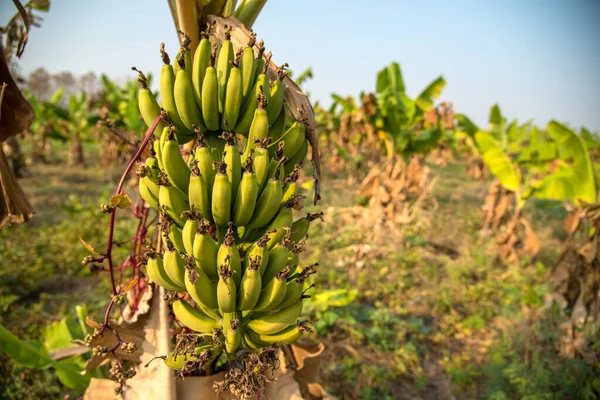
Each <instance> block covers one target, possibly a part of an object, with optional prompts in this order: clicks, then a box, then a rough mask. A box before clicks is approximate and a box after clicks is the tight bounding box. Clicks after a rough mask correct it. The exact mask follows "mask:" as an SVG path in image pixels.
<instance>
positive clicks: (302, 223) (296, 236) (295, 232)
mask: <svg viewBox="0 0 600 400" xmlns="http://www.w3.org/2000/svg"><path fill="white" fill-rule="evenodd" d="M316 219H320V220H321V221H323V213H322V212H317V213H306V216H305V217H302V218H299V219H297V220H296V221H294V223H293V224H292V233H291V236H290V239H291V240H292V241H294V242H296V243H298V242H300V240H302V238H303V237H305V236H306V235H307V234H308V228H309V227H310V223H311V222H312V221H314V220H316Z"/></svg>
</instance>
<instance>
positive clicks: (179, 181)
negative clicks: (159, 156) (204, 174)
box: [162, 129, 190, 195]
mask: <svg viewBox="0 0 600 400" xmlns="http://www.w3.org/2000/svg"><path fill="white" fill-rule="evenodd" d="M162 150H163V166H164V167H165V173H166V174H167V176H168V177H169V181H171V183H173V185H175V187H176V188H177V189H179V190H180V191H181V192H182V193H184V194H185V195H187V194H188V189H189V186H190V169H189V168H188V166H187V164H186V162H185V161H184V160H183V157H182V156H181V150H180V149H179V144H178V143H177V141H176V140H175V132H174V130H172V129H171V131H170V133H169V137H168V139H167V141H166V142H165V144H164V146H163V149H162Z"/></svg>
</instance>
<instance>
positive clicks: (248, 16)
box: [235, 0, 267, 29]
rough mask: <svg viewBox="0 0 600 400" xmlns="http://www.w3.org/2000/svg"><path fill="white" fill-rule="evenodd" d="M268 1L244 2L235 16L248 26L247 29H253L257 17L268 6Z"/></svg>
mask: <svg viewBox="0 0 600 400" xmlns="http://www.w3.org/2000/svg"><path fill="white" fill-rule="evenodd" d="M266 2H267V0H247V1H244V2H243V3H242V4H240V6H239V7H238V9H237V10H235V16H236V17H237V18H238V19H239V20H240V21H242V22H243V23H244V25H246V28H248V29H250V28H252V25H254V21H256V17H258V14H260V11H261V10H262V8H263V7H264V5H265V4H266Z"/></svg>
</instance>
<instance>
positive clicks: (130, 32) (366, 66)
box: [0, 0, 600, 131]
mask: <svg viewBox="0 0 600 400" xmlns="http://www.w3.org/2000/svg"><path fill="white" fill-rule="evenodd" d="M13 13H14V6H13V5H12V2H11V1H9V0H2V1H0V24H4V22H5V21H7V20H8V18H9V17H10V16H11V15H12V14H13ZM599 21H600V1H598V0H494V1H492V0H455V1H447V0H445V1H443V0H429V1H415V0H412V1H402V0H386V1H384V0H363V1H358V0H303V1H291V0H269V1H268V2H267V4H266V6H265V7H264V9H263V12H262V14H261V15H260V16H259V18H258V19H257V21H256V23H255V25H254V30H255V31H256V32H257V34H258V37H259V38H262V39H264V40H265V44H266V47H267V51H272V52H273V61H275V62H276V63H277V64H281V63H284V62H287V63H289V65H290V68H291V70H292V71H295V72H297V73H299V72H301V71H303V70H304V69H305V68H307V67H312V70H313V74H314V78H313V79H312V80H311V81H309V82H308V83H307V84H305V86H304V88H305V90H306V91H308V92H310V95H311V99H312V100H313V101H319V102H320V103H321V104H323V105H328V104H330V103H331V93H338V94H340V95H342V96H349V95H351V96H355V97H357V96H358V95H359V93H360V92H361V91H366V92H368V91H373V90H374V88H375V78H376V74H377V71H378V70H380V69H381V68H383V67H384V66H386V65H387V64H389V63H390V62H392V61H397V62H399V63H400V64H401V66H402V72H403V75H404V80H405V85H406V88H407V92H408V94H409V95H412V96H414V95H417V94H418V93H419V92H420V90H421V89H423V88H424V87H425V86H426V85H427V84H428V83H429V82H431V81H432V80H433V79H435V78H436V77H438V76H439V75H443V76H444V77H445V78H446V81H447V86H446V88H445V90H444V92H443V93H442V96H441V100H448V101H451V102H452V103H454V107H455V111H456V112H461V113H464V114H466V115H467V116H469V117H471V118H472V119H473V120H474V121H475V122H477V123H478V124H480V125H482V126H485V125H486V124H487V118H488V113H489V109H490V107H491V106H492V105H493V104H495V103H498V104H499V105H500V107H501V109H502V111H503V113H504V115H505V116H506V117H507V118H508V119H514V118H516V119H518V120H519V121H521V122H525V121H527V120H530V119H533V120H534V121H535V122H536V123H537V124H538V125H542V126H545V125H546V124H547V123H548V121H550V120H551V119H557V120H559V121H561V122H565V123H568V124H570V125H571V126H573V127H575V128H579V127H580V126H586V127H588V128H590V129H592V130H596V131H600V23H599ZM160 42H165V43H166V48H167V52H169V53H171V55H172V56H174V55H175V53H176V51H177V47H178V43H177V35H176V33H175V29H174V26H173V20H172V18H171V14H170V11H169V8H168V5H167V1H166V0H103V1H92V0H77V1H74V0H51V8H50V12H49V13H48V14H45V15H44V21H43V22H42V28H41V29H34V30H33V31H32V33H31V35H30V41H29V43H28V45H27V48H26V49H25V53H24V55H23V57H22V58H21V60H20V61H19V68H20V71H21V73H22V74H23V75H27V74H28V73H29V72H31V71H33V70H35V69H36V68H38V67H44V68H46V70H48V71H49V72H51V73H56V72H60V71H71V72H73V73H74V74H84V73H86V72H89V71H93V72H95V73H97V74H100V73H106V74H107V75H108V76H110V77H111V78H114V79H118V80H121V81H123V80H125V79H128V78H131V79H133V78H135V74H134V73H133V72H132V71H131V70H130V67H131V66H133V65H135V66H136V67H138V68H140V69H142V70H143V71H145V72H153V73H154V74H155V76H158V71H159V69H160V66H161V61H160V57H159V51H158V49H159V44H160Z"/></svg>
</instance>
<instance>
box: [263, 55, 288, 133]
mask: <svg viewBox="0 0 600 400" xmlns="http://www.w3.org/2000/svg"><path fill="white" fill-rule="evenodd" d="M287 66H288V65H287V64H283V65H281V66H280V67H278V68H277V79H275V82H273V85H272V86H271V91H270V92H269V102H268V104H267V115H268V117H269V123H270V124H272V123H273V122H275V120H276V119H277V117H278V116H279V113H280V112H281V108H282V107H283V95H284V91H285V85H284V83H283V78H285V77H286V76H287V72H286V71H285V68H287Z"/></svg>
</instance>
